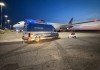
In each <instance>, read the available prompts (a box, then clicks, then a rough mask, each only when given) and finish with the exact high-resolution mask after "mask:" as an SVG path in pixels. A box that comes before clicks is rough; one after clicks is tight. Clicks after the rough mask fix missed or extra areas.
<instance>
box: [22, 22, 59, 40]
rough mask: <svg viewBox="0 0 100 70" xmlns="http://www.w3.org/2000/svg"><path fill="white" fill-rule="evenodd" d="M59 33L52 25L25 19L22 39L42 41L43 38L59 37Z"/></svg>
mask: <svg viewBox="0 0 100 70" xmlns="http://www.w3.org/2000/svg"><path fill="white" fill-rule="evenodd" d="M58 36H59V34H58V32H57V31H56V30H55V28H54V27H53V26H52V25H49V24H46V23H38V22H36V21H34V20H25V24H24V28H23V36H22V39H23V40H24V41H33V40H34V41H36V42H38V41H40V40H41V39H48V38H58Z"/></svg>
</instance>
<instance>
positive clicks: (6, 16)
mask: <svg viewBox="0 0 100 70" xmlns="http://www.w3.org/2000/svg"><path fill="white" fill-rule="evenodd" d="M4 17H5V27H6V23H7V18H8V15H4Z"/></svg>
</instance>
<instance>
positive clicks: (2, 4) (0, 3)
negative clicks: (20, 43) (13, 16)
mask: <svg viewBox="0 0 100 70" xmlns="http://www.w3.org/2000/svg"><path fill="white" fill-rule="evenodd" d="M0 6H1V28H2V7H3V6H5V4H4V3H3V2H0Z"/></svg>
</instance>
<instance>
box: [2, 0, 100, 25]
mask: <svg viewBox="0 0 100 70" xmlns="http://www.w3.org/2000/svg"><path fill="white" fill-rule="evenodd" d="M0 2H4V3H5V4H6V6H5V7H3V15H5V14H6V15H8V16H9V19H10V20H11V24H16V23H17V22H19V21H22V20H24V19H43V20H45V21H47V22H54V23H55V22H57V23H67V22H68V21H69V20H70V19H71V18H72V17H73V18H74V22H80V21H87V20H91V19H100V0H0ZM3 19H4V17H3Z"/></svg>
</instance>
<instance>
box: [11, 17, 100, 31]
mask: <svg viewBox="0 0 100 70" xmlns="http://www.w3.org/2000/svg"><path fill="white" fill-rule="evenodd" d="M29 21H30V22H31V20H29ZM40 21H41V22H40ZM40 21H38V22H37V21H35V22H36V23H39V24H42V23H45V24H50V25H53V26H54V27H55V29H56V30H57V31H66V30H69V29H70V28H73V27H74V26H79V24H84V23H90V22H96V21H100V20H90V21H86V22H78V23H73V18H71V20H70V21H69V22H68V23H66V24H62V23H48V22H44V21H43V20H40ZM24 23H25V22H24V21H20V22H18V23H17V24H15V25H14V26H13V27H14V28H15V29H17V31H18V29H19V30H22V28H23V26H24Z"/></svg>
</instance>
